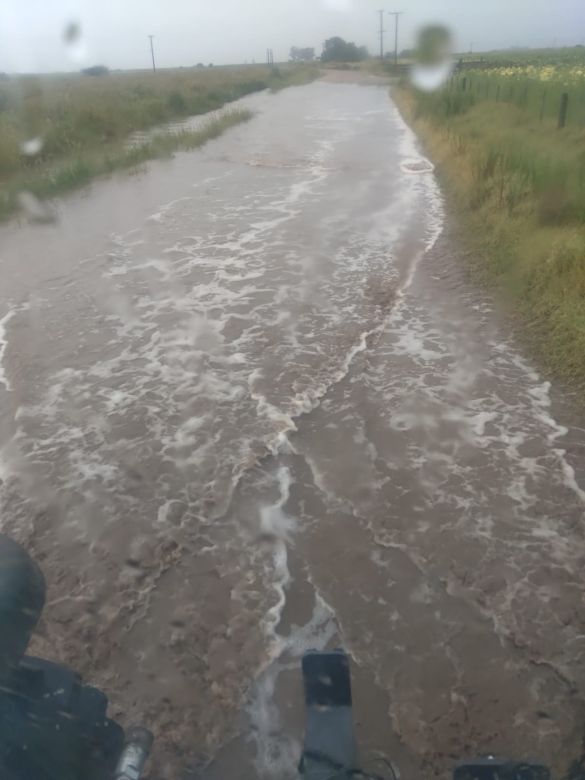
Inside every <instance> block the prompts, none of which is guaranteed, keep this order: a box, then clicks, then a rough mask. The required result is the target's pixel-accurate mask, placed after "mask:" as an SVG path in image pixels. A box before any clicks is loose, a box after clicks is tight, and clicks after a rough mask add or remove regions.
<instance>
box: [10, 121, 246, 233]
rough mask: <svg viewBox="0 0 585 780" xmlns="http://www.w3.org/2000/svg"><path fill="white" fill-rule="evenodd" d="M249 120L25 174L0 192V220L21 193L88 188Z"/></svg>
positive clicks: (156, 137) (163, 137)
mask: <svg viewBox="0 0 585 780" xmlns="http://www.w3.org/2000/svg"><path fill="white" fill-rule="evenodd" d="M252 116H253V114H252V112H251V111H248V110H246V109H233V110H228V111H225V112H224V113H222V114H220V115H218V116H216V117H214V118H213V119H210V120H209V121H207V122H206V123H205V124H204V125H203V127H201V128H200V129H199V130H182V131H180V132H173V133H160V134H155V135H153V136H152V137H151V138H150V139H149V140H148V141H145V142H144V143H141V144H136V145H132V146H130V145H127V144H120V145H118V146H111V147H109V148H108V150H107V151H106V152H105V153H103V154H85V155H84V156H83V157H73V158H70V159H67V160H66V161H61V162H60V163H57V164H56V165H55V166H53V167H48V168H43V169H42V170H38V171H35V172H28V173H27V174H25V175H24V176H22V177H18V178H16V179H14V180H13V181H11V182H10V183H9V184H8V185H7V186H4V187H2V188H1V189H0V219H1V218H3V217H6V216H8V215H10V214H11V213H12V212H13V211H14V210H15V209H16V208H17V207H18V203H19V194H20V193H22V192H30V193H32V194H33V195H35V196H36V197H37V198H40V199H43V198H48V197H52V196H55V195H58V194H59V193H62V192H64V191H67V190H71V189H74V188H75V187H80V186H82V185H84V184H87V183H88V182H89V181H91V179H94V178H95V177H97V176H101V175H103V174H107V173H112V172H114V171H116V170H121V169H127V168H133V167H136V166H139V165H140V164H142V163H144V162H146V161H147V160H151V159H155V158H160V157H166V156H170V155H172V154H173V153H174V152H176V151H181V150H189V149H195V148H198V147H200V146H203V145H204V144H205V143H207V142H208V141H210V140H212V139H213V138H217V137H218V136H220V135H221V134H222V133H223V132H225V131H226V130H228V129H229V128H231V127H234V126H235V125H237V124H240V123H242V122H247V121H248V120H250V119H251V118H252Z"/></svg>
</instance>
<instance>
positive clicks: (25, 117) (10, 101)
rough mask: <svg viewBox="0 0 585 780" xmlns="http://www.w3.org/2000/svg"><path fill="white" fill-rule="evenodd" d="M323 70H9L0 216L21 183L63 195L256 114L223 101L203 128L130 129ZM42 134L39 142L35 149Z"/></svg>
mask: <svg viewBox="0 0 585 780" xmlns="http://www.w3.org/2000/svg"><path fill="white" fill-rule="evenodd" d="M316 74H317V70H316V69H315V68H311V67H310V66H306V67H303V66H299V67H283V68H268V67H266V66H257V67H255V66H246V67H241V68H209V69H206V70H205V71H199V70H193V69H180V70H172V71H159V72H158V73H156V74H153V73H148V72H142V73H112V74H109V75H106V76H101V77H90V76H82V75H77V74H75V75H71V76H69V75H61V76H44V77H32V76H26V77H12V78H8V79H4V80H2V81H0V219H2V218H6V217H7V216H9V215H10V214H11V213H12V212H13V211H14V210H15V209H16V208H17V204H18V196H19V193H21V192H30V193H32V194H34V195H35V196H37V197H38V198H48V197H52V196H56V195H58V194H60V193H63V192H65V191H67V190H70V189H73V188H75V187H79V186H81V185H83V184H86V183H87V182H88V181H90V180H91V179H92V178H94V177H96V176H99V175H102V174H106V173H110V172H112V171H114V170H117V169H121V168H129V167H133V166H135V165H137V164H139V163H141V162H144V161H145V160H148V159H152V158H154V157H160V156H164V155H168V154H172V152H173V151H175V150H178V149H192V148H195V147H198V146H201V145H202V144H204V143H205V142H206V141H208V140H210V139H212V138H216V137H217V136H219V135H220V134H221V133H222V132H224V131H225V130H226V129H228V128H229V127H232V126H233V125H235V124H238V123H239V122H243V121H246V120H247V119H249V118H250V117H251V113H250V112H249V111H247V110H242V109H234V110H226V111H224V112H222V113H221V114H219V115H218V116H215V117H213V118H210V119H209V121H208V122H206V123H205V125H204V126H203V127H202V128H201V129H200V130H196V131H184V132H180V133H175V134H165V133H161V134H156V135H155V136H153V137H152V138H150V139H149V140H148V141H146V142H144V143H141V144H140V145H133V146H130V145H129V144H128V138H129V136H130V135H131V134H132V133H134V132H137V131H140V130H147V129H148V128H152V127H155V126H157V125H161V124H163V123H165V122H169V121H172V120H180V119H182V118H186V117H189V116H195V115H200V114H205V113H208V112H210V111H214V110H217V109H220V108H222V107H223V106H225V105H226V104H229V103H231V102H232V101H234V100H237V99H239V98H241V97H243V96H245V95H248V94H251V93H253V92H258V91H260V90H263V89H275V90H276V89H282V88H284V87H287V86H291V85H293V84H301V83H306V82H308V81H310V80H312V79H313V78H315V76H316ZM35 139H39V141H40V143H42V146H41V148H40V149H38V150H37V149H36V148H34V147H35V143H34V141H35ZM27 142H28V143H29V144H30V146H28V144H27ZM39 145H40V144H39ZM27 148H28V152H29V153H28V154H27V153H26V151H27ZM31 152H33V153H31Z"/></svg>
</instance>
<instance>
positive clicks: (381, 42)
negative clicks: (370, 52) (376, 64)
mask: <svg viewBox="0 0 585 780" xmlns="http://www.w3.org/2000/svg"><path fill="white" fill-rule="evenodd" d="M378 13H379V14H380V59H381V60H382V62H384V32H385V30H384V11H378Z"/></svg>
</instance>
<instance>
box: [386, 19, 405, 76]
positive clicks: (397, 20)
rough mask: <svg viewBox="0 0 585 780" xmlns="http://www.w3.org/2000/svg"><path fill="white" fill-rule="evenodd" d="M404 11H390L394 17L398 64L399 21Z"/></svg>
mask: <svg viewBox="0 0 585 780" xmlns="http://www.w3.org/2000/svg"><path fill="white" fill-rule="evenodd" d="M403 13H404V11H390V14H389V16H393V17H394V64H395V65H398V22H399V21H400V17H401V16H402V14H403Z"/></svg>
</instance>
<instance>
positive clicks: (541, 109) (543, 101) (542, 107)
mask: <svg viewBox="0 0 585 780" xmlns="http://www.w3.org/2000/svg"><path fill="white" fill-rule="evenodd" d="M545 108H546V88H545V90H544V92H543V93H542V102H541V104H540V121H541V122H542V121H543V119H544V109H545Z"/></svg>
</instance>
